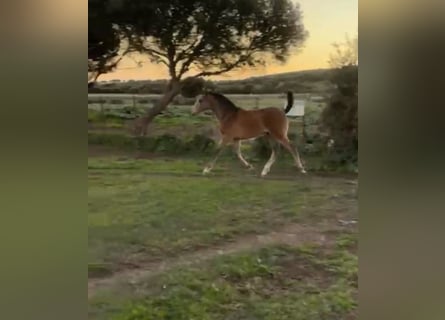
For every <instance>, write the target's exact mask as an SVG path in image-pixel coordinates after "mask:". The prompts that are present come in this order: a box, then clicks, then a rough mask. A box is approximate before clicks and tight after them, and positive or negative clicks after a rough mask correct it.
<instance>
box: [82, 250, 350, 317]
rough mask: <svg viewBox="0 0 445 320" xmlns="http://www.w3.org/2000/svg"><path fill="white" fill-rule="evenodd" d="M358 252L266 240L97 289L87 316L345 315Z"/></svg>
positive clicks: (347, 310)
mask: <svg viewBox="0 0 445 320" xmlns="http://www.w3.org/2000/svg"><path fill="white" fill-rule="evenodd" d="M356 276H357V259H356V257H354V256H350V254H349V253H348V252H347V251H345V250H343V249H341V248H338V247H336V248H335V250H334V251H332V250H326V248H322V247H312V248H311V250H310V251H308V250H304V249H302V250H300V249H298V248H292V247H287V246H269V247H265V248H262V249H260V250H258V251H254V252H244V253H239V254H235V255H230V256H223V257H218V258H216V259H214V260H213V261H210V262H208V263H206V264H205V265H197V266H192V267H188V268H186V269H174V270H172V271H170V272H165V273H163V274H161V275H160V276H158V277H156V278H150V279H145V280H143V281H141V282H139V283H137V284H136V285H134V286H132V287H131V289H130V290H129V291H128V290H127V291H125V290H123V291H122V292H125V294H119V295H116V296H109V295H108V296H102V297H100V296H99V297H96V298H95V299H94V300H93V301H90V317H91V318H97V319H101V318H103V319H116V320H136V319H137V320H151V319H156V320H164V319H165V320H166V319H175V320H188V319H209V320H210V319H211V320H218V319H221V320H222V319H258V320H260V319H267V320H283V319H292V320H300V319H301V320H308V319H310V320H322V319H345V318H346V316H348V315H351V314H352V313H353V312H354V311H355V309H356V307H357V301H356V299H355V296H356V293H357V282H356V280H355V279H356Z"/></svg>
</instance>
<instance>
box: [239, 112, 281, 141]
mask: <svg viewBox="0 0 445 320" xmlns="http://www.w3.org/2000/svg"><path fill="white" fill-rule="evenodd" d="M231 127H232V126H231ZM232 128H233V130H235V131H237V133H238V131H239V133H238V134H239V135H240V136H242V137H246V138H247V137H253V136H257V135H261V134H264V133H266V132H271V133H274V132H283V131H286V130H287V129H286V128H287V119H286V114H285V113H284V111H283V110H282V109H278V108H274V107H269V108H263V109H255V110H244V109H241V110H239V111H238V114H237V117H236V121H235V123H234V126H233V127H232Z"/></svg>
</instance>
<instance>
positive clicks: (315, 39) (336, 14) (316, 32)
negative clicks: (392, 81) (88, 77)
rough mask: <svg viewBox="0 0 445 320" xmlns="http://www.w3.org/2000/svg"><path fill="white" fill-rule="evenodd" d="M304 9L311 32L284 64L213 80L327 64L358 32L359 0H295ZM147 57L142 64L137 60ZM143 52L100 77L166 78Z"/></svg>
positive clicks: (162, 67) (323, 66)
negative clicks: (336, 48)
mask: <svg viewBox="0 0 445 320" xmlns="http://www.w3.org/2000/svg"><path fill="white" fill-rule="evenodd" d="M295 2H297V3H299V4H300V8H301V11H302V12H303V23H304V26H305V28H306V30H307V31H308V32H309V37H308V39H307V40H306V42H305V45H304V47H303V48H302V49H300V50H299V51H298V52H295V53H292V54H291V55H290V57H289V59H288V60H287V62H286V63H285V64H278V63H275V64H269V65H267V66H266V67H255V68H252V67H249V68H245V69H243V70H236V71H233V72H231V73H226V74H224V75H221V76H217V77H213V78H211V79H214V80H229V79H230V80H233V79H242V78H247V77H251V76H262V75H269V74H274V73H281V72H292V71H299V70H309V69H318V68H327V67H328V59H329V54H330V53H331V52H332V51H333V47H332V44H333V43H334V42H342V41H344V40H345V37H346V35H348V36H349V37H351V38H352V37H354V36H356V35H357V34H358V0H296V1H295ZM135 60H137V61H144V64H143V66H142V67H137V64H136V62H135ZM147 60H148V59H147V58H146V57H144V56H135V57H134V58H124V59H123V61H122V62H121V63H120V64H119V66H118V68H117V69H116V70H115V71H114V72H111V73H108V74H105V75H102V76H101V77H100V78H99V80H100V81H106V80H114V79H120V80H146V79H164V78H167V70H166V68H165V66H164V65H156V64H152V63H149V62H145V61H147Z"/></svg>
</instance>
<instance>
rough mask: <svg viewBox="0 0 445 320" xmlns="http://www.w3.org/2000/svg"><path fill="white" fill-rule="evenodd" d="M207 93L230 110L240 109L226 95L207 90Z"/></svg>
mask: <svg viewBox="0 0 445 320" xmlns="http://www.w3.org/2000/svg"><path fill="white" fill-rule="evenodd" d="M208 94H210V95H211V96H212V97H214V98H215V99H216V100H217V101H218V102H219V103H220V104H222V105H223V106H224V107H226V108H228V109H231V110H232V111H238V110H239V109H240V108H239V107H237V106H236V105H235V104H234V103H233V102H232V101H230V100H229V99H228V98H227V97H225V96H223V95H222V94H220V93H216V92H209V93H208Z"/></svg>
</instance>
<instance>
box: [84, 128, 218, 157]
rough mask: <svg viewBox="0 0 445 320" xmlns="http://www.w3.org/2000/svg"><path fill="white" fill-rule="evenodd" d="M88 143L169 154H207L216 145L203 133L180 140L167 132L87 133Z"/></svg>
mask: <svg viewBox="0 0 445 320" xmlns="http://www.w3.org/2000/svg"><path fill="white" fill-rule="evenodd" d="M88 143H89V144H92V145H103V146H109V147H116V148H123V149H129V150H140V151H146V152H157V153H161V154H170V155H178V154H187V153H193V154H196V153H199V154H209V153H212V152H213V151H214V150H215V145H216V144H215V142H214V141H213V140H212V139H210V138H208V137H206V136H204V135H195V136H193V137H192V138H191V139H188V140H182V139H180V138H178V137H176V136H173V135H168V134H165V135H159V136H149V137H132V136H125V135H122V134H103V133H88Z"/></svg>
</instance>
